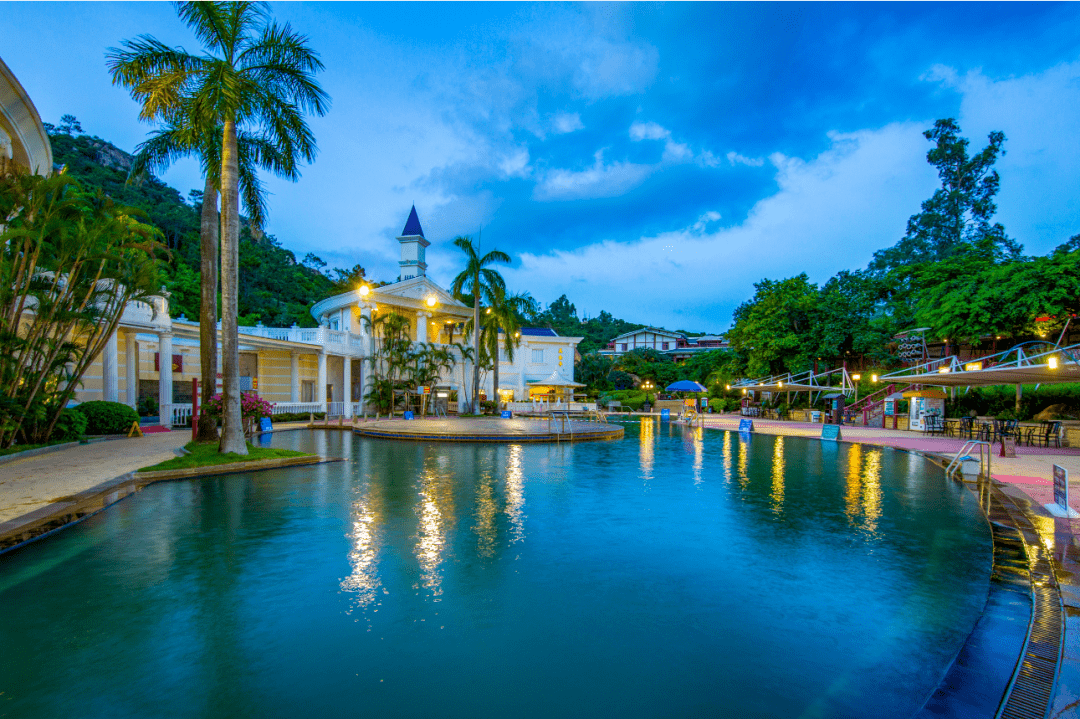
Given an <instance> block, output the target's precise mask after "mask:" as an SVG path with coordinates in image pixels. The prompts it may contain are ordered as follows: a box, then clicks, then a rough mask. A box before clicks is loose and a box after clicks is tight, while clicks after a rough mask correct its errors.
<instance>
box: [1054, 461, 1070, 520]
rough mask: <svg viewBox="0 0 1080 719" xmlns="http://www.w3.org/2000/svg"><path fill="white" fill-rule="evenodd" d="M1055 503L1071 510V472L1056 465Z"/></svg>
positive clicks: (1066, 509)
mask: <svg viewBox="0 0 1080 719" xmlns="http://www.w3.org/2000/svg"><path fill="white" fill-rule="evenodd" d="M1054 503H1055V504H1058V505H1060V506H1061V508H1062V509H1063V510H1065V511H1068V509H1069V470H1067V469H1065V468H1064V467H1059V466H1058V465H1056V464H1055V465H1054Z"/></svg>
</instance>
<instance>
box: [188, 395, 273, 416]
mask: <svg viewBox="0 0 1080 719" xmlns="http://www.w3.org/2000/svg"><path fill="white" fill-rule="evenodd" d="M202 411H203V412H205V413H206V414H208V415H210V416H211V417H215V418H217V419H221V415H222V411H223V410H222V400H221V395H220V394H215V395H214V396H213V397H211V398H210V401H209V402H207V403H206V404H204V405H203V407H202ZM273 414H274V403H273V402H269V401H267V400H265V399H263V398H262V397H259V396H258V395H255V394H244V393H243V392H241V393H240V416H241V417H243V418H244V419H261V418H263V417H270V416H271V415H273Z"/></svg>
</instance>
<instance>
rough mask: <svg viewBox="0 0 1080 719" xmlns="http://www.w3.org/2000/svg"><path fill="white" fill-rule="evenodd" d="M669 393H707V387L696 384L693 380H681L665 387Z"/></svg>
mask: <svg viewBox="0 0 1080 719" xmlns="http://www.w3.org/2000/svg"><path fill="white" fill-rule="evenodd" d="M665 390H666V391H667V392H705V391H706V389H705V385H702V384H699V383H697V382H694V381H693V380H688V379H681V380H679V381H678V382H672V383H671V384H669V385H668V386H667V387H665Z"/></svg>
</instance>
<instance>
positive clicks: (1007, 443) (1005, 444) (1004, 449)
mask: <svg viewBox="0 0 1080 719" xmlns="http://www.w3.org/2000/svg"><path fill="white" fill-rule="evenodd" d="M1000 456H1001V457H1015V456H1016V437H1002V438H1001V454H1000Z"/></svg>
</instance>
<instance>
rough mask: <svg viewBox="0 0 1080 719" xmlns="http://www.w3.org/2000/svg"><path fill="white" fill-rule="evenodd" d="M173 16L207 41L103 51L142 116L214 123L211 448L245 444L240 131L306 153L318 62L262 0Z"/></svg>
mask: <svg viewBox="0 0 1080 719" xmlns="http://www.w3.org/2000/svg"><path fill="white" fill-rule="evenodd" d="M177 11H178V13H179V15H180V19H181V20H183V21H184V22H185V23H186V24H187V26H188V27H189V28H190V29H191V30H192V32H194V34H195V36H196V37H197V38H198V39H199V41H200V42H202V43H203V45H204V46H205V47H206V48H207V49H208V52H207V53H205V54H203V55H198V56H196V55H192V54H189V53H188V52H186V51H185V50H183V49H174V48H171V47H169V46H168V45H165V44H164V43H161V42H159V41H158V40H156V39H154V38H152V37H149V36H147V35H141V36H139V37H138V38H137V39H136V40H129V41H125V42H124V43H123V47H124V49H123V50H117V49H112V50H110V51H109V56H108V57H109V66H110V69H111V70H112V73H113V82H114V83H115V84H122V85H124V86H126V87H128V88H130V89H131V94H132V96H133V97H134V98H135V99H136V100H138V101H140V102H142V104H143V107H142V112H141V113H140V117H142V118H143V119H147V120H150V119H154V118H159V117H165V118H168V117H173V116H174V115H175V114H176V113H178V112H181V111H183V112H185V113H187V114H190V116H191V118H192V120H193V122H194V123H195V124H196V125H197V126H200V127H217V126H218V125H219V124H220V125H221V127H222V138H221V155H220V157H221V227H222V242H221V250H222V251H221V312H222V318H221V320H222V321H221V325H222V365H223V369H224V372H223V374H224V376H225V382H224V384H225V388H224V403H223V404H224V407H223V409H224V412H223V414H224V421H223V430H222V433H221V444H220V446H219V451H221V452H235V453H237V454H247V444H246V442H245V441H244V433H243V424H242V419H241V416H240V373H239V369H240V368H239V364H240V352H239V339H238V337H237V316H236V315H237V285H238V282H237V279H238V278H237V266H238V263H239V242H240V218H239V187H238V181H239V172H240V163H239V156H238V140H237V135H238V133H242V132H243V131H244V130H245V129H247V128H256V129H257V131H258V132H259V133H260V134H262V136H264V137H265V138H266V140H267V141H268V142H270V143H271V144H273V145H274V146H276V147H277V149H278V151H279V152H280V153H281V156H283V157H290V158H302V159H304V160H306V161H309V162H310V161H311V160H312V159H314V156H315V139H314V137H313V136H312V134H311V130H310V129H309V128H308V126H307V123H306V122H305V121H304V113H305V112H314V113H315V114H317V115H322V114H325V112H326V110H327V108H328V106H329V97H328V96H327V94H326V93H325V92H324V91H323V89H322V88H321V87H320V86H319V84H318V83H317V82H316V81H315V80H314V78H313V77H312V74H313V73H315V72H317V71H319V70H321V69H322V67H323V66H322V63H321V62H320V61H319V58H318V54H317V53H315V52H314V51H313V50H312V49H311V48H309V47H308V44H307V38H306V37H305V36H303V35H300V34H298V33H296V32H295V31H293V29H292V28H291V27H290V26H289V25H287V24H286V25H284V26H279V25H278V24H277V23H275V22H271V21H270V20H269V17H268V11H267V9H266V6H265V5H263V4H261V3H260V4H256V3H251V2H183V3H179V4H178V5H177Z"/></svg>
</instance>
